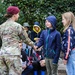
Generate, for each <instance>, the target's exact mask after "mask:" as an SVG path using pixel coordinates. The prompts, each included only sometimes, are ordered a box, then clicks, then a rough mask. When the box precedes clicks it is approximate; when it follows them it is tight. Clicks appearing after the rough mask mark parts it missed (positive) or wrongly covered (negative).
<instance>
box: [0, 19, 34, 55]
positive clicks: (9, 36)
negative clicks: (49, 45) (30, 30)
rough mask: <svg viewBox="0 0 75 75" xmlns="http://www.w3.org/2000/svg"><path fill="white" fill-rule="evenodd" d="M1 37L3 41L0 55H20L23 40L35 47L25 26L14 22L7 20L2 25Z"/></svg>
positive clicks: (0, 29) (0, 26)
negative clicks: (20, 42) (20, 45)
mask: <svg viewBox="0 0 75 75" xmlns="http://www.w3.org/2000/svg"><path fill="white" fill-rule="evenodd" d="M0 36H1V39H2V47H1V49H0V55H5V54H7V55H20V54H21V52H20V48H19V41H20V40H23V42H25V43H26V44H28V45H30V46H33V42H32V41H31V40H30V39H29V38H28V35H27V33H26V31H25V30H24V28H23V26H21V25H20V24H18V23H17V22H14V21H12V20H7V21H6V22H4V23H3V24H2V25H0Z"/></svg>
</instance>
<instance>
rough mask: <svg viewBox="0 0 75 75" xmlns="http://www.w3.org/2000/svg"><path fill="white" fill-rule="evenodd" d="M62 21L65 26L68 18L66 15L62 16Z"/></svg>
mask: <svg viewBox="0 0 75 75" xmlns="http://www.w3.org/2000/svg"><path fill="white" fill-rule="evenodd" d="M62 23H63V25H64V26H65V25H67V20H66V19H65V18H64V16H62Z"/></svg>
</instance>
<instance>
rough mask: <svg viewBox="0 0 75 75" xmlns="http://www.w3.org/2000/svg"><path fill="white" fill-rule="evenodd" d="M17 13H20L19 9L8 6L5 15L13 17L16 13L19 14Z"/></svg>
mask: <svg viewBox="0 0 75 75" xmlns="http://www.w3.org/2000/svg"><path fill="white" fill-rule="evenodd" d="M19 12H20V9H19V8H18V7H16V6H9V7H8V8H7V13H8V14H12V15H14V14H17V13H19Z"/></svg>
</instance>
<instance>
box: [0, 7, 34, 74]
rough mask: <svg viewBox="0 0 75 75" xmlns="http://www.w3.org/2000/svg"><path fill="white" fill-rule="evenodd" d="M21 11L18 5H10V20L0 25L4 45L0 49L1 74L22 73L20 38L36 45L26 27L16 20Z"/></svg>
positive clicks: (8, 14) (8, 16)
mask: <svg viewBox="0 0 75 75" xmlns="http://www.w3.org/2000/svg"><path fill="white" fill-rule="evenodd" d="M19 12H20V10H19V8H18V7H16V6H9V7H8V8H7V14H6V15H5V17H7V18H8V20H7V21H6V22H4V23H3V24H2V25H0V36H1V39H2V47H1V49H0V75H21V72H22V67H21V62H20V55H21V51H20V48H19V41H20V40H23V41H24V42H25V43H26V44H28V45H30V46H32V47H34V46H33V42H32V41H31V40H30V39H29V38H28V35H27V33H26V31H25V30H24V28H23V27H22V26H21V25H20V24H19V23H17V22H15V21H17V20H18V18H19Z"/></svg>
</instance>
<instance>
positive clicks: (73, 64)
mask: <svg viewBox="0 0 75 75" xmlns="http://www.w3.org/2000/svg"><path fill="white" fill-rule="evenodd" d="M62 23H63V26H64V34H63V38H62V50H63V52H64V64H66V66H67V67H66V72H67V75H75V16H74V14H73V13H72V12H66V13H63V14H62Z"/></svg>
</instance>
